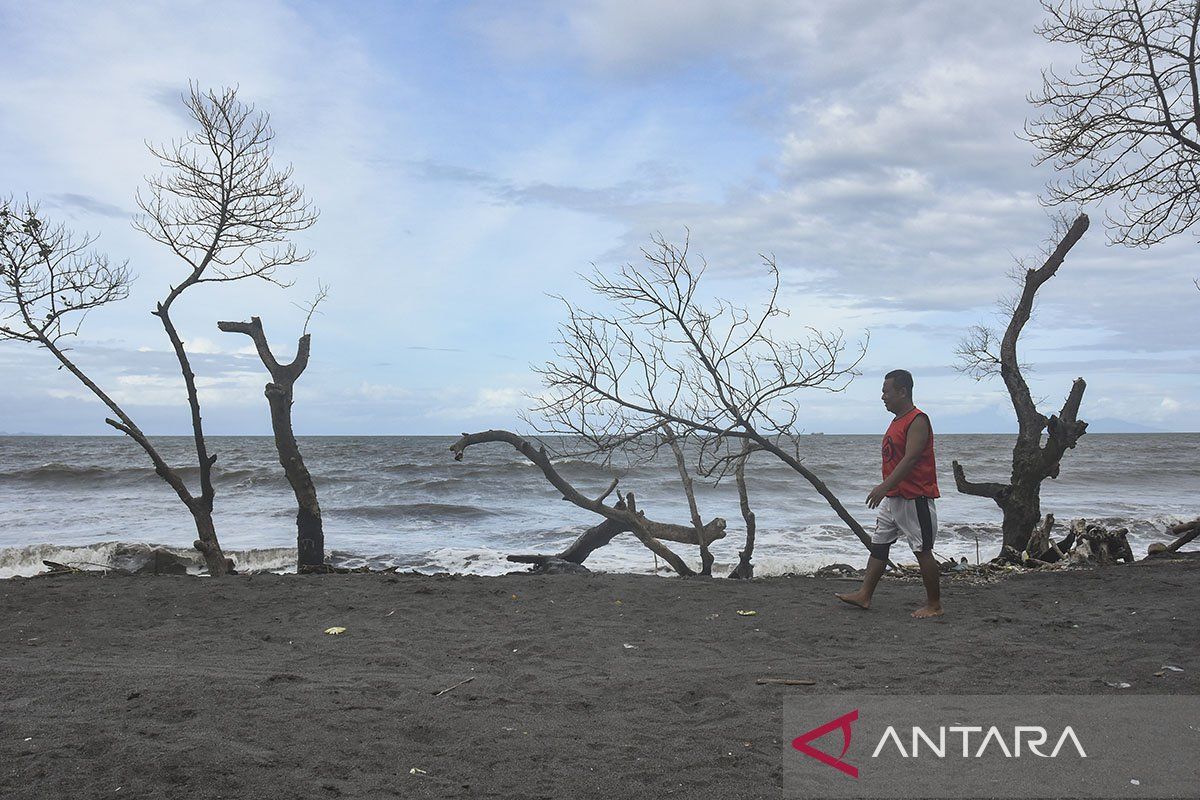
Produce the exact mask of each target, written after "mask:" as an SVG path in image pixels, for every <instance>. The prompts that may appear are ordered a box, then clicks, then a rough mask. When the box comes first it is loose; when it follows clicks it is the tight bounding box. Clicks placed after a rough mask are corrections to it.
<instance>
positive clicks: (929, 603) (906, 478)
mask: <svg viewBox="0 0 1200 800" xmlns="http://www.w3.org/2000/svg"><path fill="white" fill-rule="evenodd" d="M912 389H913V379H912V374H911V373H910V372H908V370H903V369H894V370H892V371H891V372H889V373H888V374H887V375H885V376H884V379H883V405H884V407H885V408H887V410H888V411H890V412H892V413H893V414H894V415H895V419H893V420H892V424H891V425H889V426H888V429H887V433H885V434H884V435H883V483H881V484H879V485H878V486H876V487H875V488H874V489H872V490H871V493H870V494H868V495H867V506H868V507H870V508H878V509H879V516H878V517H877V518H876V521H875V532H874V533H873V534H872V535H871V547H870V550H871V557H870V558H869V559H867V572H866V574H865V575H864V576H863V584H862V588H860V589H859V590H858V591H857V592H851V593H849V594H839V595H836V597H837V598H838V599H839V600H841V601H843V602H846V603H849V604H850V605H854V606H858V607H859V608H870V607H871V595H872V594H874V593H875V586H876V585H877V584H878V583H879V579H880V578H881V577H882V576H883V571H884V569H885V568H886V567H887V561H888V550H889V549H890V548H891V546H892V544H894V543H895V542H896V540H897V539H899V538H900V537H901V536H904V539H905V541H906V542H907V543H908V546H909V547H911V548H912V551H913V553H914V554H915V555H916V557H917V563H918V564H920V565H921V582H922V583H924V584H925V596H926V597H925V605H923V606H922V607H920V608H918V609H917V610H916V611H914V612H913V613H912V615H913V616H914V617H916V618H917V619H925V618H927V617H939V616H941V615H942V598H941V589H940V587H939V586H938V564H937V559H935V558H934V557H933V539H934V534H935V533H936V532H937V508H936V507H935V505H934V498H937V497H940V496H941V495H940V493H939V492H938V486H937V467H936V465H935V463H934V457H933V428H932V427H931V426H930V424H929V417H927V416H925V413H924V412H923V411H921V409H919V408H917V407H916V406H915V405H913V400H912Z"/></svg>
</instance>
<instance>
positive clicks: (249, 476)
mask: <svg viewBox="0 0 1200 800" xmlns="http://www.w3.org/2000/svg"><path fill="white" fill-rule="evenodd" d="M173 469H174V470H175V472H176V473H178V474H179V476H180V477H181V478H183V479H184V480H197V479H198V478H199V477H200V468H199V467H197V466H195V465H194V464H193V465H184V466H179V467H173ZM212 477H213V482H214V483H216V484H218V485H225V486H249V485H255V484H258V483H263V482H282V481H284V480H285V478H284V475H283V470H282V468H280V467H278V466H275V467H248V468H240V469H221V468H220V467H216V468H214V469H213V472H212ZM158 480H160V478H159V477H158V475H157V473H156V472H155V471H154V467H153V466H152V465H150V464H147V465H145V466H128V465H126V466H101V465H96V464H93V465H76V464H64V463H61V462H51V463H48V464H42V465H41V466H38V467H30V468H27V469H16V470H9V471H6V472H0V481H18V482H22V483H34V484H39V485H51V486H52V485H55V484H57V485H62V486H65V487H70V486H73V485H78V484H82V485H86V486H95V485H99V484H103V483H108V482H111V483H114V484H119V485H128V484H131V483H140V482H142V481H148V482H153V481H158Z"/></svg>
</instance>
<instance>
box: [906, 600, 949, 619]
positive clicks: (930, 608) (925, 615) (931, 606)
mask: <svg viewBox="0 0 1200 800" xmlns="http://www.w3.org/2000/svg"><path fill="white" fill-rule="evenodd" d="M942 613H943V612H942V604H941V603H926V604H925V605H923V606H921V607H920V608H918V609H917V610H916V611H914V612H912V617H913V619H929V618H930V617H940V616H941V615H942Z"/></svg>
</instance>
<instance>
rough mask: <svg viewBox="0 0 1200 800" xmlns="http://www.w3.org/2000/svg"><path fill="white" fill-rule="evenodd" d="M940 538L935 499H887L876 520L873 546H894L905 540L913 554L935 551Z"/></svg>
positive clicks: (881, 506) (882, 503) (872, 539)
mask: <svg viewBox="0 0 1200 800" xmlns="http://www.w3.org/2000/svg"><path fill="white" fill-rule="evenodd" d="M936 534H937V505H936V504H935V503H934V500H933V498H932V497H917V498H914V499H912V500H908V499H906V498H903V497H885V498H883V502H881V503H880V504H879V516H877V517H876V518H875V532H874V533H873V534H871V543H872V544H892V543H893V542H895V541H897V540H898V539H899V538H900V537H901V536H904V538H905V540H906V541H907V542H908V546H909V547H910V548H911V549H912V551H913V552H914V553H923V552H927V551H929V550H932V549H933V540H934V537H935V535H936Z"/></svg>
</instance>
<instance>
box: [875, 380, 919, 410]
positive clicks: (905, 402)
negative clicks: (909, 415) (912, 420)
mask: <svg viewBox="0 0 1200 800" xmlns="http://www.w3.org/2000/svg"><path fill="white" fill-rule="evenodd" d="M912 390H913V377H912V373H911V372H909V371H908V370H906V369H894V370H892V371H891V372H889V373H888V374H887V375H884V376H883V395H882V397H883V405H884V408H886V409H887V410H888V411H890V412H892V413H893V414H897V413H900V412H903V411H907V410H908V408H909V406H911V405H912Z"/></svg>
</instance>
